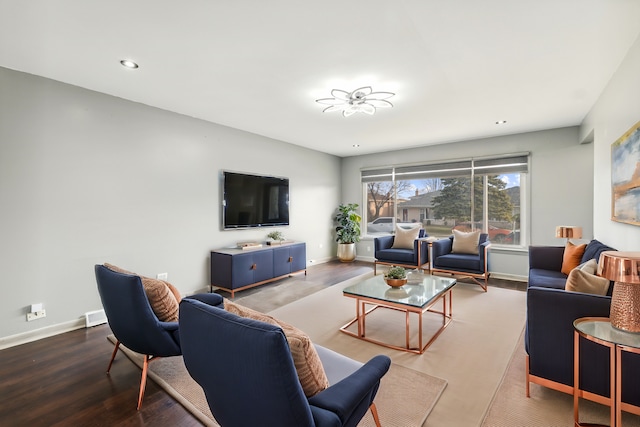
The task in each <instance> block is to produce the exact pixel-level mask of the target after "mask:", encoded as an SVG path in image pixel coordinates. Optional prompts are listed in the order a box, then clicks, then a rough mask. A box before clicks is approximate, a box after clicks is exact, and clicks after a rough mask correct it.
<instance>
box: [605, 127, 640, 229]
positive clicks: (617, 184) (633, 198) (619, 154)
mask: <svg viewBox="0 0 640 427" xmlns="http://www.w3.org/2000/svg"><path fill="white" fill-rule="evenodd" d="M639 189H640V122H638V123H636V124H635V125H633V126H632V127H631V129H629V130H628V131H627V132H625V133H624V135H622V136H621V137H620V138H619V139H618V140H617V141H616V142H614V143H613V144H611V219H612V220H613V221H618V222H624V223H627V224H633V225H640V208H638V206H640V195H639V194H638V190H639Z"/></svg>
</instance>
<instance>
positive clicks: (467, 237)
mask: <svg viewBox="0 0 640 427" xmlns="http://www.w3.org/2000/svg"><path fill="white" fill-rule="evenodd" d="M452 231H453V248H452V249H451V252H453V253H454V254H472V255H477V254H478V245H479V244H480V230H476V231H470V232H464V231H460V230H455V229H454V230H452Z"/></svg>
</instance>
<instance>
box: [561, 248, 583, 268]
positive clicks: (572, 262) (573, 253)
mask: <svg viewBox="0 0 640 427" xmlns="http://www.w3.org/2000/svg"><path fill="white" fill-rule="evenodd" d="M586 247H587V245H586V244H582V245H574V244H573V243H571V242H567V246H565V248H564V255H563V256H562V270H561V271H562V272H563V273H564V274H566V275H569V273H571V270H573V269H574V268H576V267H577V266H578V265H580V263H581V260H582V255H583V254H584V251H585V248H586Z"/></svg>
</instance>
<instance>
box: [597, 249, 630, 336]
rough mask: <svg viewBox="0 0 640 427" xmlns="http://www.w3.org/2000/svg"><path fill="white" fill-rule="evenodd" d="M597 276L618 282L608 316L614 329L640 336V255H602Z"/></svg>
mask: <svg viewBox="0 0 640 427" xmlns="http://www.w3.org/2000/svg"><path fill="white" fill-rule="evenodd" d="M598 275H599V276H602V277H605V278H607V279H609V280H613V281H614V282H615V284H614V287H613V293H612V295H611V313H610V316H609V317H610V318H611V326H613V327H614V328H617V329H621V330H623V331H627V332H640V252H618V251H605V252H602V254H600V262H599V263H598Z"/></svg>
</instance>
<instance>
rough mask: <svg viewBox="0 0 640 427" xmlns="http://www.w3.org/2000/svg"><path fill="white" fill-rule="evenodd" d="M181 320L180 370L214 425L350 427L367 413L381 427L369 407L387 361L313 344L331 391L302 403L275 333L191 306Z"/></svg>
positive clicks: (281, 338)
mask: <svg viewBox="0 0 640 427" xmlns="http://www.w3.org/2000/svg"><path fill="white" fill-rule="evenodd" d="M180 321H181V323H182V325H183V331H182V332H181V334H180V339H181V342H182V348H183V353H184V356H183V357H184V362H185V365H186V367H187V370H188V371H189V374H190V375H191V376H192V377H193V379H194V380H196V382H198V383H199V384H200V386H201V387H202V388H203V390H204V392H205V395H206V397H207V402H208V404H209V407H210V409H211V413H212V414H213V416H214V417H215V419H216V421H218V423H219V424H220V425H223V426H227V427H244V426H258V425H265V426H267V425H268V426H318V427H320V426H355V425H357V424H358V422H359V421H360V420H361V419H362V417H363V416H364V415H365V414H366V413H367V411H369V410H371V412H372V415H373V418H374V420H375V422H376V424H377V425H378V426H380V421H379V419H378V413H377V410H376V407H375V404H374V403H373V400H374V398H375V396H376V393H377V391H378V387H379V386H380V379H381V378H382V377H383V376H384V375H385V374H386V373H387V371H388V369H389V366H390V364H391V360H390V359H389V357H387V356H382V355H380V356H375V357H373V358H372V359H370V360H369V361H368V362H367V363H365V364H364V365H363V364H361V363H359V362H357V361H355V360H352V359H349V358H347V357H345V356H343V355H341V354H338V353H335V352H333V351H331V350H329V349H326V348H323V347H320V346H317V345H316V346H314V347H315V349H316V351H317V353H318V356H319V357H320V360H321V362H322V366H323V367H324V371H325V373H326V377H327V379H328V380H329V387H328V388H327V389H325V390H323V391H321V392H319V393H318V394H316V395H314V396H312V397H306V396H305V394H304V392H303V389H302V387H301V384H300V380H299V378H298V374H297V373H296V367H295V365H294V361H293V359H292V355H291V351H290V346H289V344H288V342H287V337H286V336H285V332H284V331H283V329H282V328H281V327H280V326H277V325H276V324H272V323H266V322H263V321H259V320H255V319H252V318H249V317H241V316H238V315H236V314H233V313H230V312H228V311H226V310H223V309H220V308H216V307H211V306H209V305H207V304H204V303H201V302H199V301H194V300H183V301H182V302H181V304H180ZM312 345H313V344H312ZM241 402H246V403H247V405H246V407H240V408H239V407H238V404H239V403H241Z"/></svg>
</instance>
